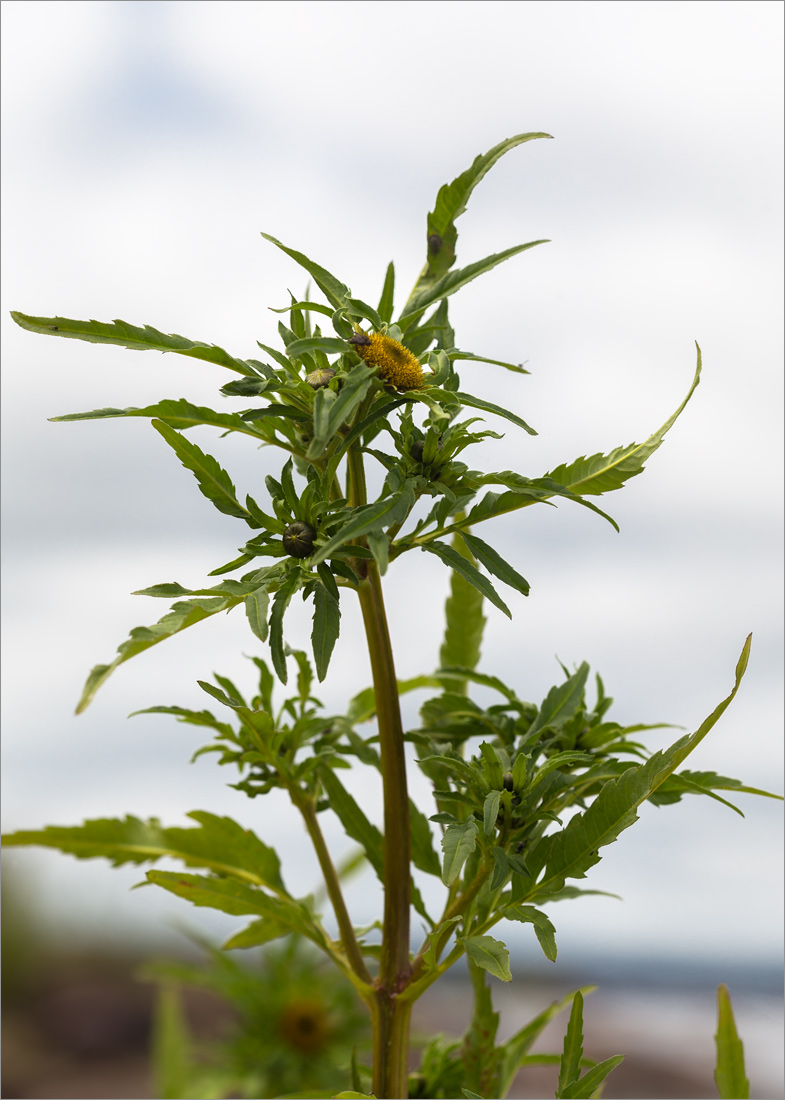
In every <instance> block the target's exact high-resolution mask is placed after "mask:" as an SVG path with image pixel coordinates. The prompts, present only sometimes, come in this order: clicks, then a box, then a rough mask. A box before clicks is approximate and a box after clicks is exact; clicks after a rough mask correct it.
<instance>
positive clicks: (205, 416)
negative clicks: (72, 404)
mask: <svg viewBox="0 0 785 1100" xmlns="http://www.w3.org/2000/svg"><path fill="white" fill-rule="evenodd" d="M118 416H145V417H150V418H152V417H157V419H158V420H163V422H164V423H165V424H168V425H169V427H170V428H177V430H178V431H184V430H185V429H186V428H194V427H197V426H198V425H200V424H207V425H209V426H210V427H215V428H221V429H222V430H223V431H231V432H243V433H244V434H245V435H252V436H255V437H256V438H257V439H258V438H259V437H258V433H257V432H256V431H255V429H253V428H251V427H249V426H248V424H246V422H245V421H244V420H243V418H242V417H241V416H240V415H239V413H219V412H216V411H215V409H208V408H205V407H203V406H201V405H192V404H191V403H190V402H189V401H186V400H185V398H182V397H181V398H180V399H179V400H177V401H175V400H168V399H167V400H164V401H158V402H157V403H156V404H155V405H146V406H145V407H144V408H133V407H131V408H128V409H111V408H108V409H93V410H92V411H91V412H83V413H67V414H66V415H65V416H50V417H49V420H50V421H51V422H53V423H62V422H65V421H71V420H107V419H109V418H111V417H118Z"/></svg>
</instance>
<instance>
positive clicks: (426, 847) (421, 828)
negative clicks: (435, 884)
mask: <svg viewBox="0 0 785 1100" xmlns="http://www.w3.org/2000/svg"><path fill="white" fill-rule="evenodd" d="M409 828H410V831H411V843H412V863H413V864H414V866H415V867H417V868H418V869H419V870H420V871H424V872H425V873H426V874H427V875H436V876H437V877H439V876H440V875H441V873H442V869H441V864H440V863H439V857H438V856H437V854H436V851H435V849H434V847H433V835H432V833H431V827H430V825H429V824H428V818H427V817H426V816H425V814H424V813H423V812H422V810H421V809H420V808H419V806H417V804H416V803H415V802H414V801H413V800H412V799H411V798H410V799H409Z"/></svg>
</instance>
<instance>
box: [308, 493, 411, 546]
mask: <svg viewBox="0 0 785 1100" xmlns="http://www.w3.org/2000/svg"><path fill="white" fill-rule="evenodd" d="M413 505H414V489H413V488H412V485H411V481H410V480H406V481H405V482H404V483H403V486H402V487H401V488H400V489H399V490H398V492H397V493H393V494H392V495H391V496H388V497H384V499H383V500H377V501H375V502H374V503H373V504H366V505H363V506H362V507H360V508H355V509H354V510H353V512H352V515H351V516H350V518H349V519H348V520H347V521H346V523H345V524H344V525H343V527H341V528H339V530H338V531H337V532H336V533H335V534H334V535H333V536H332V538H331V539H329V540H328V542H327V543H325V545H324V546H322V547H321V549H320V550H318V551H317V552H316V553H315V554H314V555H313V556H312V558H311V561H312V563H313V564H314V565H318V564H319V562H321V561H324V560H325V558H329V557H330V556H331V555H332V554H334V553H335V551H336V550H338V549H340V547H342V546H344V545H345V544H346V543H347V542H350V541H351V540H352V539H356V538H359V537H360V536H361V535H365V534H367V533H368V532H369V531H373V530H377V529H379V528H381V527H383V526H387V525H389V524H392V523H400V522H402V521H403V520H404V519H405V518H406V516H407V515H408V514H409V511H410V509H411V508H412V507H413Z"/></svg>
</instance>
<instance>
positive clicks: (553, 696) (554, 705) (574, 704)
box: [527, 661, 589, 735]
mask: <svg viewBox="0 0 785 1100" xmlns="http://www.w3.org/2000/svg"><path fill="white" fill-rule="evenodd" d="M588 675H589V666H588V665H587V664H586V662H585V661H583V662H582V664H581V666H580V668H579V669H578V670H577V672H574V673H573V674H572V676H570V677H569V679H567V680H565V681H564V683H563V684H557V685H556V686H555V687H552V688H551V690H550V691H549V692H548V694H547V695H546V696H545V699H544V700H543V702H542V704H541V706H540V709H539V710H538V712H537V716H536V717H535V719H534V721H533V722H532V724H531V725H530V726H529V729H528V730H527V734H529V735H531V734H533V733H537V732H538V731H539V730H541V729H544V728H545V726H553V728H554V729H557V730H559V729H562V728H563V727H564V724H565V722H569V720H570V718H572V717H573V716H574V714H575V712H576V711H577V709H578V707H579V706H580V705H581V700H582V699H583V694H584V691H585V690H586V679H587V677H588Z"/></svg>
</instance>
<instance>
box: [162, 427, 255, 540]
mask: <svg viewBox="0 0 785 1100" xmlns="http://www.w3.org/2000/svg"><path fill="white" fill-rule="evenodd" d="M152 425H153V427H154V428H155V430H156V431H157V432H158V433H159V434H160V435H161V436H163V438H164V439H165V440H166V442H167V443H168V444H169V446H170V447H171V448H172V450H173V451H174V452H175V454H176V455H177V457H178V458H179V459H180V461H181V462H182V464H183V466H185V468H186V469H187V470H190V471H191V473H192V474H193V475H194V476H195V477H196V480H197V483H198V485H199V489H200V491H201V492H202V493H203V494H204V496H206V497H207V499H208V500H209V501H210V502H211V503H212V504H214V505H215V507H216V508H217V509H218V511H219V512H224V513H225V514H226V515H228V516H236V517H238V518H239V519H244V520H250V519H251V518H252V517H251V515H250V513H249V512H248V509H247V508H244V507H243V505H242V504H240V502H239V500H238V499H237V494H236V492H235V488H234V485H233V484H232V479H231V478H230V477H229V475H228V474H227V472H226V471H225V470H224V469H222V468H221V466H220V465H219V464H218V462H217V461H216V460H215V459H214V458H213V457H212V455H208V454H205V453H204V451H202V450H200V449H199V447H197V446H196V444H195V443H191V441H190V440H189V439H185V438H184V437H183V436H182V435H180V433H179V432H177V431H175V429H174V428H170V427H169V425H168V424H164V422H163V421H162V420H153V421H152Z"/></svg>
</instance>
